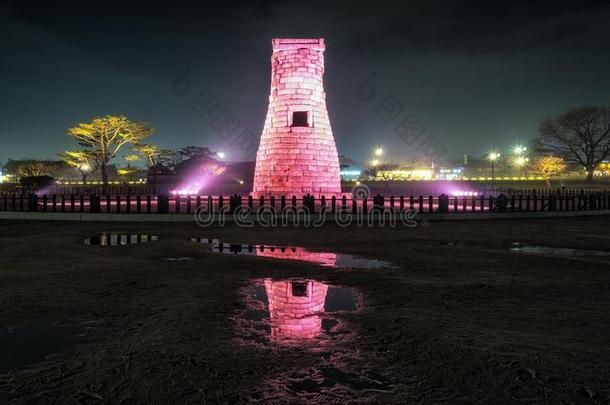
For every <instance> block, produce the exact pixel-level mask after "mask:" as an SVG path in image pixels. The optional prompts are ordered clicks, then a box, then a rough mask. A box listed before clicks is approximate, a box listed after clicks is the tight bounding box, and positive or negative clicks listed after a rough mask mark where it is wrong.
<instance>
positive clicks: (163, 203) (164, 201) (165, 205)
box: [157, 194, 169, 214]
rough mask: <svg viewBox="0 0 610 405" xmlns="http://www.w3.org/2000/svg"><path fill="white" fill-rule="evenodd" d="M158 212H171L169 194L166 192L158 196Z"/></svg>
mask: <svg viewBox="0 0 610 405" xmlns="http://www.w3.org/2000/svg"><path fill="white" fill-rule="evenodd" d="M157 213H158V214H169V196H167V195H164V194H160V195H158V196H157Z"/></svg>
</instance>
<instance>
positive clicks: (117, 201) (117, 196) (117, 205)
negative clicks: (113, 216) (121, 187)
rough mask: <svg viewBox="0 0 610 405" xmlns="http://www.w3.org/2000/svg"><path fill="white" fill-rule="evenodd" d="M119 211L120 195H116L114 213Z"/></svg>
mask: <svg viewBox="0 0 610 405" xmlns="http://www.w3.org/2000/svg"><path fill="white" fill-rule="evenodd" d="M120 212H121V195H120V194H117V195H116V213H117V214H119V213H120Z"/></svg>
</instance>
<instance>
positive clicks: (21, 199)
mask: <svg viewBox="0 0 610 405" xmlns="http://www.w3.org/2000/svg"><path fill="white" fill-rule="evenodd" d="M23 200H24V196H23V192H21V194H20V195H19V211H23V210H24V208H25V207H24V205H25V204H24V201H23Z"/></svg>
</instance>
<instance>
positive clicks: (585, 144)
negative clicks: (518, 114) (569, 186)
mask: <svg viewBox="0 0 610 405" xmlns="http://www.w3.org/2000/svg"><path fill="white" fill-rule="evenodd" d="M539 131H540V137H539V138H538V140H537V145H536V146H537V150H538V152H541V153H543V154H546V153H552V154H553V155H556V156H559V157H562V158H563V159H564V160H565V161H566V162H569V163H575V164H578V165H579V166H581V167H584V168H585V170H586V171H587V180H588V181H592V180H593V171H594V170H595V167H596V166H597V165H599V164H600V163H601V162H602V161H604V160H606V159H608V158H609V157H610V108H606V107H579V108H573V109H571V110H568V111H566V112H564V113H563V114H560V115H559V116H558V117H556V118H547V119H545V120H544V121H543V122H542V124H540V129H539Z"/></svg>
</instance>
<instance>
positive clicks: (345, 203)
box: [341, 196, 347, 212]
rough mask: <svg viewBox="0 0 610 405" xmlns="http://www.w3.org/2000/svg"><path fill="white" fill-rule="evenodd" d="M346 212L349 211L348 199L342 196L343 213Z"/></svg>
mask: <svg viewBox="0 0 610 405" xmlns="http://www.w3.org/2000/svg"><path fill="white" fill-rule="evenodd" d="M345 211H347V197H346V196H342V197H341V212H345Z"/></svg>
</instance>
